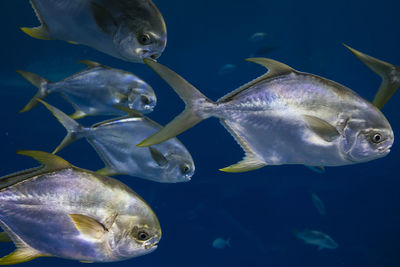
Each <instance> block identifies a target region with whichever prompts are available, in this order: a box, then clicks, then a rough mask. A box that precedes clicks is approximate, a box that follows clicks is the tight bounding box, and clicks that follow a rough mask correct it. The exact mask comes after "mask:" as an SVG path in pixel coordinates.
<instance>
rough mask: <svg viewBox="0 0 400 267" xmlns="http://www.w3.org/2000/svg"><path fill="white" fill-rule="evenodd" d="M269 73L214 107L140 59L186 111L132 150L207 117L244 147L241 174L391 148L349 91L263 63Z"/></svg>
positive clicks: (383, 128) (380, 124) (357, 158)
mask: <svg viewBox="0 0 400 267" xmlns="http://www.w3.org/2000/svg"><path fill="white" fill-rule="evenodd" d="M247 60H248V61H251V62H255V63H258V64H261V65H263V66H265V67H266V68H268V69H269V72H268V73H267V74H265V75H263V76H261V77H259V78H257V79H255V80H254V81H252V82H250V83H248V84H245V85H244V86H242V87H240V88H239V89H237V90H235V91H233V92H231V93H229V94H228V95H226V96H224V97H222V98H221V99H219V100H218V101H217V102H213V101H211V100H210V99H208V98H207V97H205V96H204V95H203V94H202V93H201V92H199V91H198V90H197V89H196V88H194V87H193V86H192V85H191V84H189V83H188V82H187V81H185V80H184V79H183V78H182V77H180V76H179V75H178V74H176V73H175V72H173V71H172V70H170V69H169V68H167V67H165V66H163V65H161V64H159V63H157V62H154V61H152V60H145V62H146V64H148V65H149V66H150V67H151V68H153V70H154V71H155V72H157V73H158V74H159V75H160V76H161V77H162V78H163V79H164V80H165V81H166V82H167V83H168V84H169V85H170V86H171V87H172V88H173V89H174V90H175V91H176V92H177V94H178V95H179V96H180V97H181V98H182V99H183V101H184V102H185V104H186V109H185V110H184V112H183V113H181V114H180V115H179V116H177V117H176V118H175V119H174V120H173V121H172V122H170V123H169V124H168V125H166V126H165V127H164V128H163V129H162V130H161V131H160V132H158V133H156V134H155V135H153V136H151V137H150V138H148V139H146V140H144V141H143V142H141V143H140V144H139V146H142V147H144V146H151V145H154V144H157V143H159V142H162V141H165V140H168V139H169V138H171V137H174V136H176V135H178V134H180V133H181V132H183V131H185V130H187V129H188V128H190V127H192V126H193V125H195V124H197V123H199V122H200V121H202V120H204V119H207V118H209V117H211V116H214V117H217V118H219V119H220V121H221V123H222V124H223V125H224V126H225V128H226V129H227V130H228V131H229V132H230V133H231V134H232V135H233V137H234V138H235V140H236V141H237V142H238V143H239V144H240V145H241V147H242V148H243V149H244V151H245V153H246V156H245V158H244V159H243V160H242V161H240V162H239V163H237V164H235V165H232V166H230V167H227V168H224V169H222V171H226V172H243V171H249V170H254V169H258V168H261V167H263V166H267V165H281V164H304V165H309V166H341V165H347V164H355V163H360V162H366V161H370V160H373V159H377V158H381V157H384V156H386V155H387V154H388V153H389V151H390V150H389V149H390V147H391V146H392V144H393V138H394V137H393V131H392V129H391V127H390V124H389V122H388V121H387V120H386V118H385V116H384V115H383V114H382V113H381V112H380V111H379V110H378V109H377V108H376V107H375V106H373V105H372V104H371V103H370V102H368V101H366V100H365V99H363V98H361V97H360V96H359V95H357V94H356V93H355V92H353V91H351V90H350V89H348V88H346V87H344V86H343V85H340V84H338V83H335V82H333V81H330V80H327V79H325V78H322V77H319V76H316V75H313V74H308V73H303V72H299V71H296V70H294V69H292V68H290V67H289V66H287V65H285V64H283V63H280V62H277V61H275V60H272V59H267V58H251V59H247Z"/></svg>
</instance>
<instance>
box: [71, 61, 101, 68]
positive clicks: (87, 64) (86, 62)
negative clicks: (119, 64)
mask: <svg viewBox="0 0 400 267" xmlns="http://www.w3.org/2000/svg"><path fill="white" fill-rule="evenodd" d="M77 63H81V64H85V65H86V66H88V67H89V68H95V67H99V66H102V65H101V64H100V63H98V62H95V61H91V60H87V59H84V60H78V61H77Z"/></svg>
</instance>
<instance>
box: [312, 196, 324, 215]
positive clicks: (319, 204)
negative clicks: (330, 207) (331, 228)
mask: <svg viewBox="0 0 400 267" xmlns="http://www.w3.org/2000/svg"><path fill="white" fill-rule="evenodd" d="M311 199H312V202H313V204H314V207H315V208H316V209H317V211H318V213H319V214H320V215H323V216H324V215H326V209H325V205H324V202H322V200H321V199H320V198H319V197H318V196H317V195H316V194H314V193H312V194H311Z"/></svg>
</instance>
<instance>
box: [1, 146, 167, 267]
mask: <svg viewBox="0 0 400 267" xmlns="http://www.w3.org/2000/svg"><path fill="white" fill-rule="evenodd" d="M17 153H18V154H20V155H25V156H29V157H32V158H33V159H35V160H37V161H38V162H40V163H41V164H42V165H41V166H39V167H36V168H32V169H27V170H23V171H20V172H17V173H13V174H10V175H7V176H4V177H2V178H0V227H1V228H2V229H3V230H4V231H5V233H6V234H7V235H8V236H9V238H10V239H11V240H12V241H13V242H14V244H15V246H16V250H15V251H14V252H12V253H11V254H9V255H6V256H4V257H2V258H0V265H11V264H17V263H22V262H27V261H30V260H33V259H35V258H37V257H59V258H64V259H70V260H78V261H81V262H114V261H122V260H127V259H130V258H133V257H137V256H141V255H145V254H148V253H150V252H152V251H154V250H155V249H156V248H157V244H158V242H159V241H160V239H161V235H162V233H161V228H160V223H159V221H158V219H157V216H156V215H155V214H154V212H153V210H152V209H151V207H150V206H149V205H148V204H147V203H146V202H145V201H144V200H143V199H142V198H141V197H140V196H139V195H137V194H136V193H135V192H134V191H133V190H132V189H130V188H129V187H128V186H126V185H124V184H123V183H121V182H119V181H117V180H115V179H112V178H109V177H106V176H103V175H100V174H96V173H94V172H91V171H88V170H84V169H81V168H78V167H75V166H73V165H71V164H70V163H68V162H67V161H65V160H64V159H62V158H60V157H58V156H56V155H53V154H50V153H46V152H42V151H26V150H21V151H18V152H17Z"/></svg>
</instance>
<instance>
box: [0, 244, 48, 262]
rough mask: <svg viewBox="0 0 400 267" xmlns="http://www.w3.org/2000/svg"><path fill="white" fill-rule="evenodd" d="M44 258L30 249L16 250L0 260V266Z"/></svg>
mask: <svg viewBox="0 0 400 267" xmlns="http://www.w3.org/2000/svg"><path fill="white" fill-rule="evenodd" d="M41 256H45V255H42V254H40V253H39V252H37V251H36V250H34V249H31V248H18V249H16V250H14V251H13V252H11V253H10V254H8V255H6V256H4V257H2V258H0V265H12V264H18V263H23V262H27V261H31V260H33V259H35V258H37V257H41Z"/></svg>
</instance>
